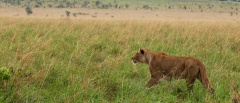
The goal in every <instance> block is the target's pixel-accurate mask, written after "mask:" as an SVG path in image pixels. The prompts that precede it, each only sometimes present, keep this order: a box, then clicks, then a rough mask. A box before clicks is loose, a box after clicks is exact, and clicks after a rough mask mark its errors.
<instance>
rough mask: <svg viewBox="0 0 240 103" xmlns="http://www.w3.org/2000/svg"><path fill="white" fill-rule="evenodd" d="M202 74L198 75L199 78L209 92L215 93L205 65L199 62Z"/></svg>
mask: <svg viewBox="0 0 240 103" xmlns="http://www.w3.org/2000/svg"><path fill="white" fill-rule="evenodd" d="M198 66H199V69H200V74H199V75H198V79H199V80H200V81H201V83H202V84H203V86H204V87H205V88H207V89H208V91H209V92H211V93H213V92H214V89H213V87H212V85H211V84H210V81H209V80H208V77H207V73H206V69H205V66H204V65H203V64H202V63H201V62H200V63H198Z"/></svg>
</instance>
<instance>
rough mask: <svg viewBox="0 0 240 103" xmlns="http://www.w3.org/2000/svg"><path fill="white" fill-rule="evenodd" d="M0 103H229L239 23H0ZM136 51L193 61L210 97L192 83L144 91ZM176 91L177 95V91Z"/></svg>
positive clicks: (235, 85) (235, 83) (239, 67)
mask: <svg viewBox="0 0 240 103" xmlns="http://www.w3.org/2000/svg"><path fill="white" fill-rule="evenodd" d="M0 21H1V22H0V26H1V28H0V34H1V35H0V44H1V46H0V50H1V51H0V53H1V59H0V65H1V67H7V68H9V69H10V71H11V79H10V80H9V81H6V82H5V83H4V84H2V86H1V101H2V102H231V101H232V98H233V97H235V96H237V95H236V93H237V90H239V85H240V82H239V79H240V75H239V71H240V64H239V61H240V57H239V56H240V55H239V53H240V34H239V33H240V29H239V28H240V24H239V23H236V22H230V21H229V22H228V21H224V22H209V21H208V22H204V21H151V20H149V21H143V20H133V21H128V20H119V21H117V20H86V19H85V20H77V19H36V18H30V19H29V18H28V19H26V18H14V19H12V18H0ZM139 48H148V49H151V50H155V51H162V52H166V53H168V54H169V55H177V56H191V57H195V58H198V59H200V60H201V61H202V62H203V63H204V64H205V65H206V68H207V74H208V76H209V79H210V81H211V82H212V85H213V86H214V88H215V94H214V95H212V94H210V93H208V92H207V91H206V90H205V89H204V88H203V86H202V85H201V83H200V82H199V81H198V82H196V83H195V85H194V90H193V92H192V93H189V92H188V91H187V90H186V83H185V81H184V80H174V81H173V82H172V83H171V84H169V83H168V82H166V81H162V82H161V83H160V84H159V85H157V86H156V87H154V88H151V89H148V88H145V87H144V85H145V83H146V82H147V80H148V79H149V78H150V77H149V74H150V73H149V71H148V69H147V68H148V67H147V65H144V64H139V65H136V66H134V65H132V63H131V60H130V58H131V56H132V55H133V54H134V53H135V52H136V51H138V49H139ZM179 88H180V90H179Z"/></svg>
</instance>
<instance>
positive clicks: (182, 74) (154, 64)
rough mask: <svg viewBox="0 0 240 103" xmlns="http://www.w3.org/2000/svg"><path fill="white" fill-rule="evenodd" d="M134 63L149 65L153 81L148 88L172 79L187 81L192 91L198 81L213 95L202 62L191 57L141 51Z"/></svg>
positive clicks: (133, 59) (150, 81)
mask: <svg viewBox="0 0 240 103" xmlns="http://www.w3.org/2000/svg"><path fill="white" fill-rule="evenodd" d="M131 59H132V62H133V63H137V62H140V63H146V64H148V65H149V70H150V73H151V79H150V80H149V81H148V83H147V85H146V86H148V87H152V86H154V85H156V84H158V83H159V82H160V81H161V80H162V79H168V80H170V81H171V79H172V77H175V78H179V79H186V82H187V87H188V90H192V88H193V84H194V81H195V80H196V79H198V80H199V81H200V82H201V83H202V84H203V86H204V87H205V88H206V89H208V91H209V92H211V93H213V92H214V89H213V87H212V85H211V84H210V82H209V80H208V77H207V74H206V69H205V66H204V65H203V64H202V63H201V61H200V60H198V59H194V58H191V57H176V56H169V55H167V54H165V53H160V52H154V51H151V50H148V49H141V48H140V50H139V51H138V52H137V53H136V54H135V55H134V56H133V57H132V58H131Z"/></svg>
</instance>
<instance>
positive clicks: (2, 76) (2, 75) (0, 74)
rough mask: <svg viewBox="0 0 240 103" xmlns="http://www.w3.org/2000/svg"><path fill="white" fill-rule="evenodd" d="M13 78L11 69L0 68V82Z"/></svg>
mask: <svg viewBox="0 0 240 103" xmlns="http://www.w3.org/2000/svg"><path fill="white" fill-rule="evenodd" d="M10 77H11V75H10V72H9V69H8V68H6V67H1V68H0V81H1V82H2V81H4V80H9V79H10Z"/></svg>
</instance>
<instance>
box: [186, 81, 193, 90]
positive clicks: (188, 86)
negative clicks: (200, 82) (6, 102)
mask: <svg viewBox="0 0 240 103" xmlns="http://www.w3.org/2000/svg"><path fill="white" fill-rule="evenodd" d="M194 81H195V79H187V80H186V82H187V88H188V90H192V89H193V85H194Z"/></svg>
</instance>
